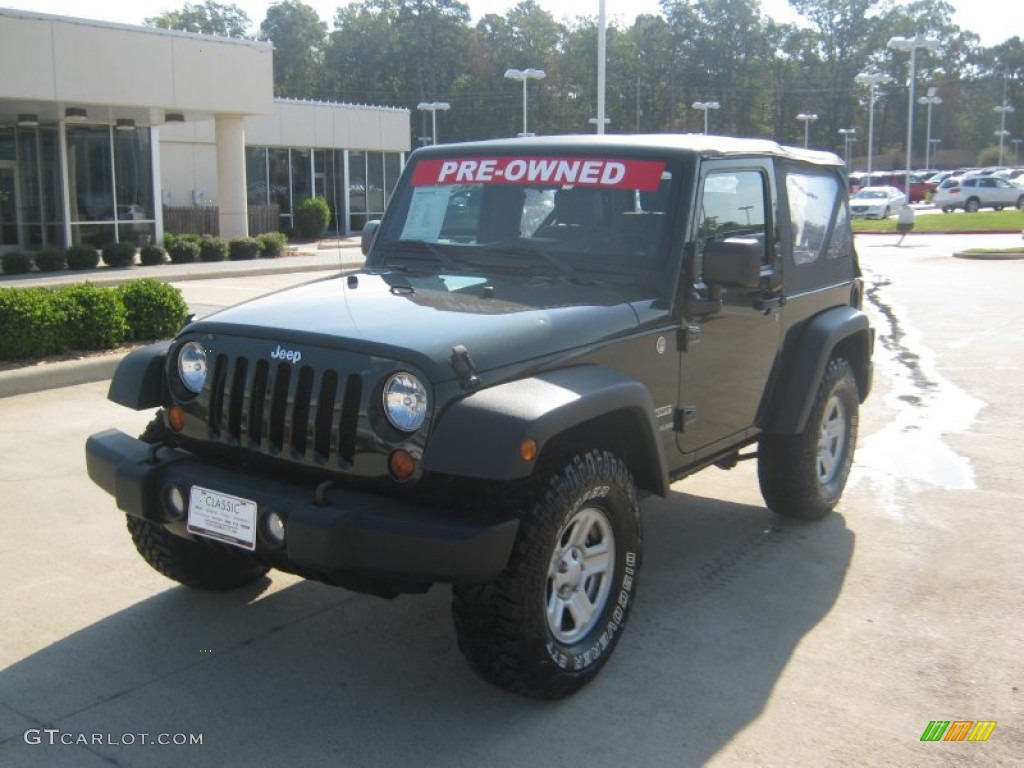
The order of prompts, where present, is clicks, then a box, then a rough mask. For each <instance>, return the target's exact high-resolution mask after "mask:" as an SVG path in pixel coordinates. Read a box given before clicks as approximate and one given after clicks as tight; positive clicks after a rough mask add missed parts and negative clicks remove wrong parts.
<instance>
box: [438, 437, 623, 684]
mask: <svg viewBox="0 0 1024 768" xmlns="http://www.w3.org/2000/svg"><path fill="white" fill-rule="evenodd" d="M523 490H524V496H523V497H522V498H523V510H522V519H521V523H520V528H519V538H518V540H517V542H516V546H515V548H514V549H513V552H512V556H511V558H510V560H509V564H508V566H507V567H506V569H505V571H504V572H503V573H502V574H501V575H500V576H499V577H498V578H497V579H496V580H495V581H493V582H490V583H487V584H471V585H457V586H455V587H454V588H453V602H452V615H453V618H454V620H455V629H456V634H457V636H458V643H459V649H460V650H461V651H462V653H463V655H464V656H465V657H466V660H467V661H468V663H469V665H470V667H472V668H473V670H474V671H475V672H476V673H477V674H479V675H480V676H481V677H483V678H484V679H485V680H487V681H488V682H490V683H492V684H494V685H497V686H498V687H500V688H504V689H506V690H509V691H513V692H516V693H521V694H524V695H527V696H533V697H537V698H543V699H560V698H563V697H565V696H568V695H570V694H572V693H575V692H576V691H578V690H579V689H580V688H582V687H583V686H584V685H586V684H587V683H588V682H590V681H591V680H592V679H593V678H594V677H595V676H596V675H597V673H598V672H599V670H600V669H601V667H603V666H604V664H605V663H606V662H607V661H608V658H609V657H610V656H611V653H612V651H613V650H614V649H615V647H616V645H617V644H618V641H619V637H620V636H621V634H622V630H623V629H624V627H625V625H626V620H627V618H628V616H629V611H630V608H631V607H632V604H633V599H634V596H635V592H636V578H637V572H638V570H639V568H640V555H641V544H642V535H641V526H640V505H639V502H638V500H637V495H636V489H635V487H634V485H633V478H632V476H631V475H630V473H629V470H628V469H627V468H626V466H625V464H623V463H622V461H621V460H620V459H618V458H617V457H616V456H614V455H612V454H611V453H608V452H606V451H597V450H593V451H588V452H586V453H581V454H579V455H576V456H573V457H572V458H571V459H569V460H568V461H566V462H564V463H560V464H556V465H555V466H554V467H553V468H552V469H550V470H549V471H548V472H546V473H544V472H541V474H540V475H539V477H538V478H537V479H531V480H529V481H526V485H525V487H524V488H523Z"/></svg>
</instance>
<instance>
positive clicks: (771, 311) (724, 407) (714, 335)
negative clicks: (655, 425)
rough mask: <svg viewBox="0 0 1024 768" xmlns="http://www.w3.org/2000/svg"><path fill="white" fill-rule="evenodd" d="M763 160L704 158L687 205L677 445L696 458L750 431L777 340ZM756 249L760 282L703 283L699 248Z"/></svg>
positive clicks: (767, 172) (768, 180)
mask: <svg viewBox="0 0 1024 768" xmlns="http://www.w3.org/2000/svg"><path fill="white" fill-rule="evenodd" d="M772 178H773V177H772V174H771V165H770V161H768V160H758V161H752V160H721V161H713V162H709V163H706V164H705V165H704V166H703V170H702V172H701V177H700V187H699V190H698V195H697V206H696V210H695V227H694V242H693V250H692V263H691V264H690V265H689V270H688V276H687V280H688V285H687V289H688V292H689V296H688V300H687V302H686V310H685V311H686V317H684V320H683V322H684V326H685V327H684V337H685V341H684V344H683V346H684V347H685V350H684V351H683V352H682V359H681V363H680V384H679V387H680V399H679V402H680V404H681V407H680V413H679V414H678V415H677V422H679V423H677V425H676V430H677V438H676V440H677V445H678V447H679V450H680V451H682V452H683V453H684V454H687V455H688V456H687V460H688V461H691V460H700V458H701V457H702V456H706V455H712V454H714V453H716V452H717V451H719V450H722V449H723V448H725V447H728V446H729V445H731V444H733V443H735V442H736V441H737V439H741V438H742V437H743V436H744V434H745V433H747V432H748V431H749V430H751V429H752V425H753V423H754V418H755V416H756V414H757V410H758V406H759V405H760V402H761V396H762V394H763V392H764V389H765V383H766V381H767V379H768V377H769V375H770V373H771V369H772V364H773V362H774V360H775V355H776V352H777V350H778V346H779V338H780V330H779V329H780V322H779V315H780V313H781V306H782V299H781V297H773V296H771V295H770V293H766V290H765V287H770V286H771V285H773V284H774V282H775V280H774V274H773V273H774V270H775V268H776V267H775V262H776V253H777V245H776V241H775V230H774V227H773V226H772V221H773V214H772V212H773V210H774V203H773V198H774V195H773V194H772V184H773V182H772ZM737 237H738V238H752V239H754V240H756V241H757V242H758V243H759V244H760V247H761V276H762V280H761V283H762V286H759V287H758V288H722V287H718V286H711V285H708V284H707V283H706V282H705V281H704V251H705V250H706V249H707V247H708V245H709V244H711V243H713V242H715V241H719V240H724V239H727V238H737Z"/></svg>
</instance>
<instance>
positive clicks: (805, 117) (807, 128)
mask: <svg viewBox="0 0 1024 768" xmlns="http://www.w3.org/2000/svg"><path fill="white" fill-rule="evenodd" d="M796 119H797V120H800V121H801V122H802V123H803V124H804V149H807V145H808V144H810V141H811V123H812V122H813V121H815V120H817V119H818V116H817V115H816V114H814V113H813V112H810V113H808V112H801V113H800V114H799V115H797V116H796Z"/></svg>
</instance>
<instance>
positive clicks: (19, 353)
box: [0, 288, 67, 360]
mask: <svg viewBox="0 0 1024 768" xmlns="http://www.w3.org/2000/svg"><path fill="white" fill-rule="evenodd" d="M62 325H63V323H62V317H61V315H60V313H59V312H58V310H57V306H56V303H55V301H54V292H53V291H52V290H50V289H48V288H0V328H3V333H0V360H22V359H24V358H35V357H46V356H47V355H52V354H54V353H55V352H60V351H62V350H64V349H67V346H66V344H62V338H61V327H62Z"/></svg>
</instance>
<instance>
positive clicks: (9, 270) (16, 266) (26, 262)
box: [0, 251, 32, 275]
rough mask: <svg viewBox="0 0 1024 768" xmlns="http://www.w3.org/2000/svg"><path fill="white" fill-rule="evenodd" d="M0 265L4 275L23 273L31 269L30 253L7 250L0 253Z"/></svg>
mask: <svg viewBox="0 0 1024 768" xmlns="http://www.w3.org/2000/svg"><path fill="white" fill-rule="evenodd" d="M0 265H2V266H3V270H4V274H5V275H24V274H25V273H26V272H31V271H32V254H31V253H22V252H21V251H9V252H8V253H5V254H2V255H0Z"/></svg>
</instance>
